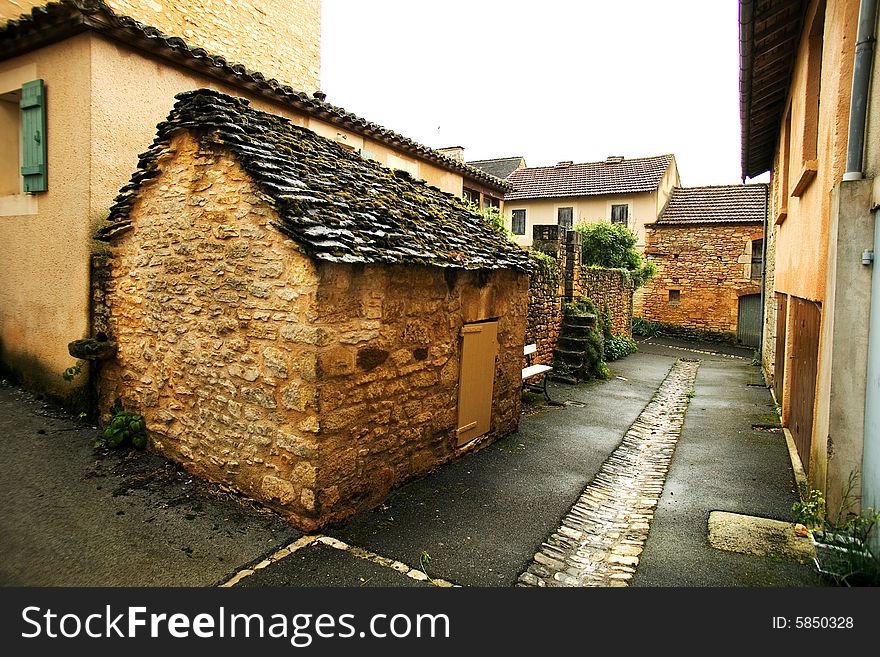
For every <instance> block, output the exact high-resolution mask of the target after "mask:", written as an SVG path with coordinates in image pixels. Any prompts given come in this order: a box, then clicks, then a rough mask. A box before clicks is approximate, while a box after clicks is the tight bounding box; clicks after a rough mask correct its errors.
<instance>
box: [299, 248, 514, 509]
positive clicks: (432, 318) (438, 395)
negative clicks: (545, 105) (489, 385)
mask: <svg viewBox="0 0 880 657" xmlns="http://www.w3.org/2000/svg"><path fill="white" fill-rule="evenodd" d="M319 270H320V285H319V289H318V297H317V305H316V317H315V322H314V325H315V326H317V327H323V328H322V329H319V330H323V331H325V332H326V333H327V334H328V335H332V336H333V338H332V339H328V340H325V341H322V343H321V344H320V345H319V346H318V352H317V363H318V385H317V391H318V405H319V407H320V409H321V411H320V421H321V429H320V433H319V439H320V441H321V455H322V460H321V467H320V469H319V477H318V479H319V482H318V483H319V488H320V489H321V499H320V500H319V504H320V511H321V512H322V514H329V516H330V517H333V518H338V517H344V516H345V515H348V513H350V512H351V511H353V510H356V509H357V508H363V507H369V506H372V505H374V504H376V503H378V502H379V501H380V500H381V499H382V498H383V497H385V495H387V493H388V492H389V491H390V490H391V489H392V488H393V487H395V486H396V485H398V484H400V483H402V482H403V481H404V480H406V479H407V478H409V477H412V476H413V475H417V474H422V473H426V472H428V471H429V470H431V469H432V468H434V467H436V466H437V465H438V464H440V463H443V462H445V461H448V460H449V459H451V458H453V457H454V456H455V455H456V454H457V453H458V452H459V451H460V450H457V449H456V448H455V446H454V445H455V442H454V441H455V433H456V428H457V426H456V424H457V420H458V415H457V410H458V377H459V371H460V369H461V362H460V354H461V341H462V338H461V337H460V332H461V328H462V326H463V325H464V323H470V322H476V321H481V320H488V319H493V318H497V319H498V343H499V351H498V356H497V358H496V361H495V363H496V365H495V370H496V371H495V382H494V390H493V397H494V400H493V412H492V422H491V429H490V436H489V438H488V439H491V438H492V437H494V436H500V435H504V434H507V433H509V432H511V431H514V430H515V429H516V428H517V425H518V421H519V412H520V389H521V375H520V370H521V367H522V347H523V342H522V336H523V335H524V333H525V329H526V326H525V325H526V311H527V287H526V286H527V284H528V283H527V281H528V279H527V277H526V276H525V275H524V274H514V273H512V272H507V271H501V272H495V273H492V274H489V275H488V277H485V276H483V275H481V274H478V273H475V272H459V273H457V274H456V273H455V272H454V271H450V272H446V273H444V271H443V270H441V269H439V268H427V267H375V266H373V267H366V268H364V269H356V268H353V267H350V266H342V265H326V264H322V265H320V266H319ZM481 277H482V278H483V280H480V279H481ZM488 439H487V440H488ZM487 440H483V441H480V440H479V439H478V441H477V442H478V443H480V444H485V442H487ZM473 447H474V445H473V444H472V445H471V446H470V448H473Z"/></svg>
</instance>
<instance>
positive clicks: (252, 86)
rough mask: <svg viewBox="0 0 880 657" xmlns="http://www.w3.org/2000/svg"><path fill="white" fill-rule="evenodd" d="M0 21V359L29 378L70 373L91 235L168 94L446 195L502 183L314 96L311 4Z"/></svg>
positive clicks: (52, 11)
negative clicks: (300, 134) (268, 121)
mask: <svg viewBox="0 0 880 657" xmlns="http://www.w3.org/2000/svg"><path fill="white" fill-rule="evenodd" d="M28 10H30V11H28ZM25 12H27V13H25ZM0 21H3V23H2V24H0V145H2V149H3V153H4V155H5V154H12V157H5V156H4V158H2V160H0V365H2V367H3V369H4V370H6V371H7V372H11V373H12V374H13V375H15V376H17V377H18V378H19V379H21V380H22V381H23V382H24V383H26V384H28V385H30V386H32V387H36V388H40V389H42V390H46V391H49V392H51V393H54V394H57V395H61V396H63V395H65V394H67V393H68V392H69V391H70V390H71V386H72V385H76V384H77V383H79V382H81V380H82V378H83V377H80V378H78V379H77V380H76V381H74V383H73V384H69V383H67V382H65V381H64V380H62V378H61V376H60V373H61V372H62V371H63V370H64V369H65V368H67V367H68V366H70V365H72V364H73V360H72V358H71V356H70V355H69V354H68V352H67V343H68V342H69V341H70V340H71V339H75V338H79V337H85V336H86V335H87V334H88V330H89V284H90V280H89V276H90V273H89V271H90V270H89V261H90V256H91V248H92V246H91V235H92V233H93V232H94V230H95V228H96V227H97V226H98V224H99V223H100V222H101V221H102V220H104V219H106V216H107V212H108V210H109V208H110V205H111V204H112V202H113V198H114V196H115V194H116V193H117V192H118V190H119V189H120V188H121V187H122V186H123V184H124V183H125V181H126V180H127V179H128V176H129V175H130V174H131V171H132V170H133V169H134V168H135V167H136V166H137V164H138V154H139V153H140V151H141V150H142V149H143V147H144V144H148V143H149V142H150V140H151V139H152V138H153V135H154V134H155V126H156V124H157V123H159V122H160V121H162V120H163V119H164V118H165V116H166V114H167V112H168V108H169V107H170V106H171V105H172V103H173V99H174V96H175V95H176V94H177V93H180V92H183V91H187V90H192V89H197V88H206V87H207V88H213V89H216V90H218V91H222V92H224V93H228V94H232V95H236V96H244V97H247V98H249V99H250V100H251V102H252V103H253V106H254V107H256V108H259V109H262V110H265V111H269V112H272V113H275V114H279V115H282V116H285V117H287V118H289V119H290V120H291V121H293V122H295V123H296V124H297V125H300V126H302V127H305V128H308V129H310V130H312V131H314V132H316V133H317V134H320V135H323V136H324V137H327V138H329V139H331V140H333V141H335V142H337V143H338V144H340V146H341V147H343V148H347V149H349V150H350V151H352V152H357V153H359V154H361V155H362V156H363V157H367V158H372V159H375V160H376V161H377V162H379V163H381V164H383V165H385V166H387V167H390V168H394V169H400V170H404V171H407V172H409V173H410V174H412V175H413V176H414V177H416V178H419V179H423V180H425V181H427V182H428V183H430V184H431V185H434V186H436V187H438V188H439V189H442V190H444V191H446V192H450V193H452V194H454V195H456V196H461V195H462V193H463V189H464V186H465V181H469V185H470V186H471V187H476V188H481V189H484V190H485V191H487V193H488V192H491V193H494V194H496V195H497V196H499V197H500V196H502V195H503V191H504V190H505V189H507V188H508V184H507V183H505V182H503V181H501V180H499V179H497V178H495V177H493V176H490V175H488V174H485V173H484V172H482V171H480V170H478V169H475V168H473V167H469V166H468V165H467V164H465V163H463V162H461V161H458V160H456V159H453V158H450V157H448V156H446V155H443V154H441V153H438V152H437V151H434V150H432V149H430V148H427V147H425V146H423V145H421V144H418V143H416V142H414V141H412V140H411V139H408V138H407V137H404V136H402V135H400V134H398V133H395V132H394V131H392V130H389V129H387V128H384V127H382V126H380V125H376V124H374V123H371V122H369V121H366V120H365V119H363V118H361V117H358V116H356V115H354V114H351V113H349V112H347V111H345V110H344V109H342V108H340V107H337V106H334V105H332V104H330V103H328V102H326V98H325V97H324V95H323V94H322V93H321V92H320V91H319V86H320V84H319V74H320V59H319V53H320V1H319V0H280V1H272V2H270V1H268V0H248V1H245V2H236V3H230V2H225V1H224V0H178V1H177V2H174V3H170V2H166V1H164V0H118V1H117V0H113V1H110V2H102V1H100V0H76V1H74V0H62V1H61V2H55V3H50V4H46V5H42V4H41V3H37V2H32V1H26V0H18V1H5V2H2V3H0Z"/></svg>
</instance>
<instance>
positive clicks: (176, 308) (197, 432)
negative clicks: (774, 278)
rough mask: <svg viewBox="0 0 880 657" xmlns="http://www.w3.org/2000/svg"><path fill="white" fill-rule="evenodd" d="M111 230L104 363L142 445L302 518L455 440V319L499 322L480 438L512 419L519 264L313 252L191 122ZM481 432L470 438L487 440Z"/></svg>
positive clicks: (503, 429) (386, 484)
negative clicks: (497, 266)
mask: <svg viewBox="0 0 880 657" xmlns="http://www.w3.org/2000/svg"><path fill="white" fill-rule="evenodd" d="M159 166H160V170H161V173H160V175H159V176H158V177H157V178H156V179H154V180H151V181H150V182H148V183H146V184H145V185H144V186H143V187H142V189H141V193H140V196H139V198H138V201H137V202H136V203H135V205H134V207H133V208H132V211H131V214H130V218H131V221H132V225H133V228H132V229H131V230H130V231H128V232H126V233H125V234H123V235H121V236H120V237H119V238H118V239H116V240H114V242H113V244H112V247H111V257H110V261H109V262H110V267H109V270H108V276H107V278H106V279H105V280H106V282H105V283H101V284H100V286H101V287H103V289H104V290H105V291H106V296H105V297H104V298H105V303H106V308H107V310H108V311H109V320H108V321H107V322H106V323H105V324H104V325H102V326H101V327H100V328H101V329H103V330H105V331H106V332H107V333H108V334H109V335H110V337H111V338H113V339H115V340H116V341H117V342H118V352H117V355H116V358H114V359H113V360H112V361H108V362H107V363H106V364H105V365H104V366H103V367H102V370H101V372H102V376H101V398H102V406H103V408H104V409H105V410H106V409H107V408H108V407H109V406H110V405H111V404H112V402H113V400H114V399H116V398H117V397H118V398H120V399H122V400H123V404H124V406H125V407H126V408H127V409H128V410H133V411H135V412H138V413H141V414H143V416H144V418H145V419H146V423H147V427H148V430H149V431H150V435H151V445H152V446H153V447H154V448H155V449H157V450H158V451H160V452H162V453H164V454H166V455H167V456H169V457H170V458H173V459H175V460H177V461H179V462H180V463H182V464H183V465H184V466H185V467H186V468H187V469H188V470H189V471H191V472H193V473H195V474H197V475H199V476H202V477H206V478H208V479H211V480H214V481H217V482H220V483H223V484H226V485H228V486H231V487H233V488H235V489H237V490H239V491H241V492H243V493H245V494H246V495H248V496H250V497H253V498H255V499H258V500H260V501H262V502H263V503H265V504H266V505H268V506H270V507H272V508H275V509H277V510H278V511H280V512H281V513H283V514H284V515H285V516H287V517H288V518H290V519H291V520H292V521H294V522H295V523H296V524H298V525H299V526H301V527H302V528H304V529H307V530H313V529H316V528H318V527H320V526H321V525H323V524H326V523H327V522H330V521H333V520H339V519H341V518H344V517H346V516H348V515H350V514H351V513H354V512H355V511H358V510H362V509H364V508H368V507H370V506H372V505H374V504H376V503H378V502H379V501H380V500H381V499H382V498H383V497H384V496H386V495H387V494H388V492H389V491H390V490H391V489H392V488H393V487H395V486H397V485H399V484H400V483H402V482H403V481H405V480H407V479H408V478H410V477H413V476H416V475H419V474H423V473H425V472H427V471H429V470H430V469H432V468H433V467H436V466H437V465H438V464H440V463H442V462H444V461H447V460H449V459H451V458H454V457H455V456H457V455H459V454H461V453H462V451H465V450H466V449H473V448H474V447H476V446H477V445H476V444H471V445H470V446H468V447H466V448H458V447H456V428H457V423H456V420H457V400H458V380H459V371H460V367H461V365H460V354H461V346H460V331H461V328H462V326H463V324H464V323H467V322H475V321H483V320H487V319H497V320H498V344H499V352H498V356H497V359H496V361H495V382H494V388H493V391H494V395H493V397H494V399H493V408H492V421H491V428H490V431H491V435H490V436H489V438H494V437H497V436H498V435H503V434H505V433H507V432H509V431H512V430H514V429H515V428H516V426H517V423H518V418H519V411H520V385H521V380H520V370H521V367H522V339H523V335H524V333H525V322H526V305H527V276H526V275H525V274H521V273H514V272H507V271H502V272H492V273H489V274H488V275H487V276H486V277H485V278H483V277H481V276H480V275H479V274H478V273H476V272H468V273H459V274H457V275H456V274H455V273H454V272H449V271H444V270H443V269H441V268H437V267H421V266H376V265H367V266H359V267H353V266H350V265H338V264H332V263H319V262H313V261H312V260H311V259H309V258H307V257H306V256H304V255H303V254H302V253H301V251H300V249H299V248H298V247H297V246H296V244H295V243H294V242H292V241H291V240H289V239H287V238H286V237H284V236H283V235H282V234H281V233H280V232H278V231H277V230H276V229H274V228H273V227H272V226H271V225H270V224H271V223H272V222H277V221H279V219H278V216H277V214H276V213H275V212H274V210H272V209H271V208H270V207H268V206H267V205H266V204H265V202H264V201H263V200H262V198H261V196H260V195H259V194H258V193H257V188H256V186H255V185H254V183H253V182H252V181H251V180H250V178H249V177H248V176H247V175H246V174H245V173H244V172H243V171H242V169H241V167H240V166H239V165H238V162H237V161H236V160H235V158H234V157H233V156H231V155H230V154H229V153H228V152H227V151H225V149H216V150H209V149H205V148H200V147H199V146H198V145H197V144H196V142H195V140H194V139H193V138H192V137H191V136H190V135H188V134H182V135H180V136H178V137H177V138H175V140H174V141H173V142H172V144H171V145H170V146H169V148H168V152H167V153H166V154H165V155H163V156H162V158H161V159H160V163H159ZM486 442H487V440H483V441H482V444H485V443H486Z"/></svg>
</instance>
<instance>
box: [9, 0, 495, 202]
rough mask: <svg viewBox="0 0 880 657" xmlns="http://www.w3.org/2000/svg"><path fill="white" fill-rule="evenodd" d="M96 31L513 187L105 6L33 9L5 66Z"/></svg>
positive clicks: (87, 0)
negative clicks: (37, 51)
mask: <svg viewBox="0 0 880 657" xmlns="http://www.w3.org/2000/svg"><path fill="white" fill-rule="evenodd" d="M87 30H91V31H94V32H97V33H99V34H101V35H103V36H106V37H108V38H110V39H113V40H115V41H118V42H120V43H122V44H123V45H125V46H127V47H129V48H135V49H138V50H143V51H145V52H148V53H150V54H151V55H153V56H156V57H159V58H161V59H164V60H167V61H171V62H173V63H175V64H177V65H179V66H183V67H186V68H189V69H192V70H195V71H197V72H199V73H201V74H203V75H206V76H209V77H211V78H214V79H217V80H221V81H223V82H225V83H227V84H231V85H234V86H236V87H238V88H240V89H242V90H243V91H245V92H247V93H249V94H254V95H259V96H262V97H265V98H267V99H269V100H271V101H274V102H279V103H283V104H285V105H288V106H290V107H293V108H295V109H297V110H299V111H301V112H304V113H305V114H307V115H309V116H313V117H315V118H317V119H320V120H322V121H326V122H328V123H330V124H333V125H336V126H339V127H342V128H345V129H347V130H351V131H352V132H355V133H358V134H360V135H363V136H366V137H369V138H370V139H375V140H376V141H378V142H381V143H383V144H385V145H387V146H389V147H390V148H392V149H394V150H398V151H402V152H404V153H408V154H410V155H414V156H416V157H418V158H420V159H422V160H425V161H427V162H431V163H433V164H435V165H437V166H439V167H442V168H444V169H447V170H451V171H455V172H457V173H459V174H461V175H462V176H464V177H465V178H471V179H473V180H476V181H479V182H480V183H481V184H483V185H486V186H487V187H489V188H491V189H494V190H497V191H504V190H507V189H510V186H509V184H508V183H507V182H505V181H504V180H501V179H500V178H496V177H495V176H492V175H489V174H487V173H486V172H484V171H482V170H480V169H477V168H475V167H471V166H468V165H467V164H465V163H464V162H460V161H458V160H456V159H454V158H451V157H449V156H447V155H444V154H443V153H438V152H437V151H436V150H434V149H432V148H429V147H427V146H424V145H423V144H420V143H418V142H416V141H413V140H412V139H410V138H408V137H404V136H403V135H400V134H398V133H396V132H394V131H392V130H389V129H388V128H385V127H383V126H381V125H378V124H376V123H373V122H371V121H368V120H366V119H363V118H361V117H359V116H357V115H355V114H352V113H351V112H348V111H346V110H345V109H343V108H341V107H337V106H335V105H331V104H330V103H328V102H326V101H325V100H324V95H323V94H320V93H317V94H315V95H313V96H309V95H308V94H305V93H303V92H302V91H296V90H294V89H293V88H292V87H290V86H288V85H285V84H282V83H280V82H279V81H278V80H275V79H270V78H266V76H264V75H263V74H262V73H260V72H258V71H251V70H248V69H247V68H245V67H244V66H243V65H241V64H237V63H235V62H230V61H228V60H226V59H225V58H224V57H222V56H220V55H216V54H212V53H209V52H207V51H206V50H205V49H204V48H195V47H191V46H189V45H188V44H187V43H186V41H184V40H183V39H181V38H179V37H176V36H170V35H167V34H165V33H163V32H162V31H161V30H159V29H158V28H156V27H153V26H151V25H145V24H144V23H141V22H139V21H136V20H135V19H133V18H131V17H129V16H125V15H123V14H118V13H116V12H115V11H113V9H112V8H111V7H109V6H108V5H107V4H106V3H104V2H103V1H102V0H60V1H59V2H49V3H47V4H45V5H41V6H37V7H34V8H33V9H32V10H31V12H30V13H29V14H23V15H21V16H20V17H19V18H17V19H15V20H10V21H7V22H6V23H5V24H0V60H3V59H9V58H11V57H15V56H17V55H21V54H23V53H26V52H29V51H31V50H34V49H36V48H40V47H42V46H45V45H47V44H50V43H54V42H56V41H60V40H62V39H66V38H68V37H71V36H73V35H75V34H79V33H81V32H85V31H87Z"/></svg>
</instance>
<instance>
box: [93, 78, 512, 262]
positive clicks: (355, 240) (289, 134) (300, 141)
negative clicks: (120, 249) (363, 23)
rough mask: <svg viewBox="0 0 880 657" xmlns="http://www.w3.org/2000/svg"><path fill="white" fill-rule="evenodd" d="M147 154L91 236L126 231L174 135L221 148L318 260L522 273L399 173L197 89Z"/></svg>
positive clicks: (507, 250) (476, 224)
mask: <svg viewBox="0 0 880 657" xmlns="http://www.w3.org/2000/svg"><path fill="white" fill-rule="evenodd" d="M177 98H178V101H177V103H176V104H175V106H174V108H173V109H172V111H171V113H170V114H169V116H168V119H167V120H166V121H164V122H162V123H160V124H159V126H158V135H157V136H156V139H155V141H154V142H153V145H152V147H151V148H150V149H149V150H148V151H147V152H146V153H144V154H143V155H141V159H140V164H139V168H138V170H137V171H136V172H135V174H134V175H133V176H132V178H131V182H130V183H129V184H128V185H126V186H125V187H123V188H122V191H121V193H120V194H119V196H117V198H116V202H115V203H114V205H113V207H112V208H111V211H110V216H109V224H108V225H107V226H106V227H104V228H103V229H101V231H99V238H100V239H105V240H108V241H112V240H113V239H114V237H116V236H117V235H119V234H121V233H123V232H125V231H126V230H128V229H130V228H131V220H130V218H129V212H130V210H131V208H132V206H133V205H134V202H135V200H136V198H137V196H138V193H139V191H140V188H141V186H142V185H143V183H144V182H145V181H147V180H149V179H151V178H154V177H156V176H157V175H158V174H159V165H158V159H159V158H160V156H161V155H162V154H163V153H165V152H166V151H167V149H168V145H169V143H170V140H171V138H172V137H173V136H174V135H175V134H177V133H178V132H180V131H182V130H186V131H188V132H190V133H191V134H193V135H194V136H195V137H196V138H197V139H198V140H199V143H200V144H201V145H202V146H203V147H209V148H216V147H225V148H227V149H229V151H231V152H232V153H233V154H234V155H235V157H236V159H237V160H238V161H239V163H240V164H241V166H242V168H243V169H244V170H245V171H246V172H247V173H248V174H249V175H250V176H251V177H252V179H253V180H254V182H255V183H256V185H257V186H258V188H259V189H260V190H261V192H262V193H263V194H264V195H265V196H266V198H267V199H268V200H269V203H270V204H271V205H272V206H273V207H274V208H275V210H276V211H277V212H278V214H279V216H280V221H279V222H278V223H277V224H276V225H275V228H277V229H278V230H279V231H280V232H281V233H283V234H284V235H286V236H287V237H289V238H290V239H292V240H294V241H295V242H297V243H298V244H299V245H301V246H302V248H303V250H304V251H305V252H306V253H307V254H308V255H309V256H311V257H313V258H316V259H318V260H328V261H332V262H344V263H390V264H395V263H398V264H420V265H432V266H438V267H456V268H462V269H518V270H520V271H528V269H529V258H528V254H527V253H526V251H525V250H523V249H521V248H520V247H518V246H517V245H515V244H514V243H513V242H511V241H509V240H508V239H507V238H506V237H504V236H502V235H501V234H500V233H498V232H496V230H495V229H493V228H492V227H490V226H489V224H488V223H487V222H486V221H484V220H483V218H482V217H481V215H479V214H477V213H474V212H472V211H471V210H469V209H468V208H467V206H466V205H465V204H464V202H463V201H462V200H461V199H460V198H458V197H456V196H454V195H452V194H448V193H446V192H443V191H441V190H439V189H437V188H436V187H432V186H430V185H428V184H427V183H425V182H424V181H419V180H414V179H413V178H412V176H410V174H408V173H407V172H405V171H400V170H392V169H389V168H387V167H384V166H382V165H380V164H378V163H377V162H374V161H371V160H367V159H364V158H362V157H361V156H360V155H358V154H356V153H353V152H350V151H348V150H346V149H344V148H342V147H341V146H339V145H338V144H336V143H335V142H333V141H331V140H329V139H325V138H324V137H320V136H318V135H317V134H315V133H314V132H312V131H311V130H307V129H305V128H301V127H299V126H296V125H294V124H293V123H291V122H290V121H289V120H288V119H286V118H283V117H280V116H276V115H274V114H268V113H266V112H260V111H257V110H255V109H253V108H251V107H250V106H249V103H248V101H247V100H245V99H243V98H233V97H231V96H227V95H225V94H222V93H220V92H217V91H212V90H209V89H199V90H197V91H190V92H186V93H182V94H179V95H178V96H177Z"/></svg>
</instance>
